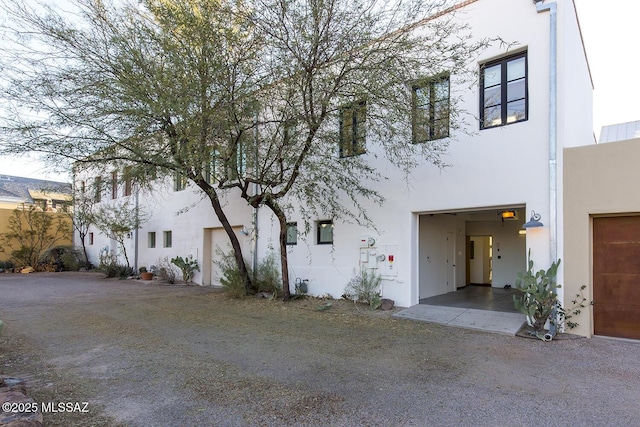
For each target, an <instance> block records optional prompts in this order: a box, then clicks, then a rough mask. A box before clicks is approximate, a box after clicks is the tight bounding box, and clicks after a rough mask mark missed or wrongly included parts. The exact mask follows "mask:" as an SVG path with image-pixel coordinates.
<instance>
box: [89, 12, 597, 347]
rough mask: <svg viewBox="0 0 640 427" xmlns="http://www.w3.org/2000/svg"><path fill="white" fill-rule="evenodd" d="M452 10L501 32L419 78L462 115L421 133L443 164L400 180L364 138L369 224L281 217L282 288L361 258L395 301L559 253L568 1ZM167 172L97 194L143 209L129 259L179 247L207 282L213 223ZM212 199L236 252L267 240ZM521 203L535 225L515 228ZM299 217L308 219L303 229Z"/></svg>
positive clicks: (264, 246) (313, 288)
mask: <svg viewBox="0 0 640 427" xmlns="http://www.w3.org/2000/svg"><path fill="white" fill-rule="evenodd" d="M454 9H455V10H456V15H455V16H456V18H455V19H462V20H465V22H466V23H468V24H469V25H470V27H471V29H472V33H473V35H474V37H477V38H483V37H495V36H499V37H501V38H502V39H503V40H506V41H509V42H512V43H513V44H512V45H510V46H509V48H508V49H507V48H506V47H505V45H501V44H499V43H496V44H494V45H493V46H492V47H490V48H487V49H486V50H485V51H483V52H482V53H481V54H480V57H479V59H478V60H477V61H475V62H474V63H473V64H470V66H471V67H474V68H475V69H476V70H477V72H478V84H477V85H476V87H474V88H471V89H470V88H469V87H456V86H455V85H456V83H455V79H453V78H452V79H450V80H449V79H445V80H438V81H436V83H432V84H438V85H440V87H439V88H429V89H430V90H432V91H434V92H435V91H436V89H442V88H444V89H445V90H444V93H446V94H447V95H446V96H445V97H444V98H442V99H438V101H442V102H444V103H445V105H446V103H447V102H448V98H447V96H448V94H449V93H451V92H454V91H455V92H462V93H463V96H462V105H461V106H462V107H463V109H464V110H465V111H467V112H468V113H469V115H470V116H471V117H473V118H474V120H473V121H472V123H471V124H470V127H469V128H468V129H464V132H463V131H457V130H453V129H450V128H449V126H448V122H445V125H444V127H443V126H442V123H439V124H438V125H439V126H440V127H437V126H435V123H434V126H432V128H436V131H434V132H432V133H430V134H429V135H426V136H425V138H427V139H429V138H449V139H450V141H449V148H448V152H447V154H446V158H445V160H446V162H447V163H448V164H449V165H450V167H448V168H445V169H439V168H437V167H434V166H432V165H425V166H424V167H420V168H418V169H417V170H415V171H414V173H413V174H412V176H411V179H410V180H409V181H406V180H405V179H404V176H403V175H402V173H401V172H400V171H397V170H395V169H394V168H392V167H390V166H389V164H388V163H386V160H384V156H375V154H376V144H375V143H374V142H371V143H370V142H369V141H367V150H366V153H365V154H362V155H364V156H368V161H370V162H372V163H373V164H375V166H376V167H378V168H379V169H380V170H384V171H385V175H386V176H387V177H388V178H389V179H387V180H384V181H382V182H380V184H379V187H378V191H379V192H380V193H381V194H382V195H383V196H384V197H385V200H386V201H385V203H384V205H383V206H377V205H372V206H371V207H370V208H369V215H371V217H372V218H374V222H375V224H376V227H375V229H373V228H372V229H368V228H364V227H360V226H357V225H353V224H349V223H345V222H342V221H341V220H340V218H330V217H318V218H302V217H301V216H300V215H299V214H294V215H293V216H291V217H290V221H291V224H290V230H289V231H290V233H289V243H290V245H289V246H288V248H289V265H290V277H291V278H292V280H291V282H292V283H291V288H292V289H293V287H294V282H295V281H296V280H301V281H302V280H304V281H305V282H306V283H307V286H308V291H309V293H311V294H315V295H324V294H330V295H332V296H334V297H340V295H342V293H343V292H344V287H345V285H346V284H347V282H348V281H349V279H350V278H351V277H352V276H353V274H354V271H356V270H358V269H361V268H369V269H375V270H376V271H377V272H378V273H379V274H380V275H381V276H382V277H383V282H382V283H383V284H382V295H383V297H384V298H390V299H393V300H394V301H395V302H396V304H397V305H399V306H404V307H408V306H411V305H415V304H418V303H419V301H420V300H421V299H422V298H426V297H430V296H434V295H440V294H444V293H448V292H456V291H457V289H459V288H462V287H465V286H467V285H469V284H474V283H477V284H484V285H491V286H493V287H497V288H503V287H504V286H505V285H513V284H514V282H515V279H516V274H517V272H519V271H522V270H524V269H525V268H526V258H527V253H528V252H529V251H530V252H531V256H532V259H533V260H534V262H535V263H536V266H537V267H539V268H547V267H548V266H549V265H550V264H551V262H552V261H553V260H556V259H558V258H563V251H564V250H565V241H564V234H563V227H564V221H565V216H564V209H565V207H564V202H563V200H564V194H563V191H564V190H563V188H564V187H563V152H564V151H563V150H564V149H565V148H570V147H578V146H583V145H591V144H594V143H595V140H594V137H593V131H592V82H591V76H590V72H589V66H588V62H587V58H586V55H585V50H584V46H583V43H582V37H581V34H580V27H579V23H578V18H577V14H576V9H575V4H574V1H573V0H556V1H548V0H547V1H531V0H466V1H462V2H459V3H458V4H457V5H456V6H454ZM432 82H433V81H432ZM424 89H425V88H420V87H418V88H414V89H413V90H418V91H419V90H424ZM416 114H418V113H416ZM430 120H436V121H437V120H438V117H437V116H435V117H431V119H430ZM338 155H339V150H338V147H336V156H338ZM116 181H117V180H116ZM177 184H178V185H174V183H166V185H164V186H162V187H159V189H158V191H155V192H154V193H153V194H139V195H137V196H135V195H133V194H132V193H131V190H130V189H129V190H128V191H127V188H126V185H120V186H119V187H118V186H117V185H116V186H115V187H116V188H117V189H116V191H115V192H114V193H112V194H109V195H103V197H107V198H114V199H117V198H120V197H132V198H133V197H137V199H136V200H137V203H139V204H140V205H141V206H146V207H147V210H148V211H150V213H151V214H152V215H151V217H150V219H149V221H147V222H146V223H144V224H142V226H141V228H140V229H139V230H138V231H137V233H136V234H135V235H132V236H131V239H130V247H131V249H130V252H131V253H135V262H136V264H137V266H141V265H145V266H149V265H151V264H154V263H155V262H156V260H157V259H158V258H159V257H163V256H169V257H172V256H176V255H180V256H185V255H189V254H191V255H193V256H194V257H195V258H197V259H198V261H199V263H200V266H201V271H200V272H199V273H196V275H195V278H194V279H195V282H196V283H199V284H202V285H215V284H218V283H219V273H218V272H217V269H216V267H215V261H216V257H217V253H218V251H217V248H218V247H220V248H225V247H226V245H227V237H226V234H225V232H224V230H223V229H222V227H221V225H220V223H219V221H218V220H217V218H216V217H215V215H214V214H213V212H212V210H211V206H210V205H209V204H208V202H207V201H206V199H204V198H202V197H201V196H200V195H199V194H198V193H197V191H196V190H195V189H192V188H189V187H187V188H184V186H182V185H181V183H177ZM186 208H189V209H186ZM225 209H226V210H227V212H228V215H229V218H231V219H232V222H233V226H234V227H235V230H236V231H237V235H238V236H239V237H240V241H241V242H242V243H243V244H244V249H245V253H246V254H248V255H249V254H250V256H251V257H253V258H255V259H260V258H262V257H264V256H266V255H267V254H268V253H269V252H270V251H271V250H272V248H273V247H277V243H276V242H277V233H278V222H277V221H276V220H274V218H273V217H272V215H271V214H270V213H269V211H267V210H266V209H259V210H258V211H257V212H254V210H253V209H252V208H249V207H248V206H247V205H246V204H245V202H244V201H243V200H242V199H240V198H234V197H232V195H230V196H229V198H228V201H227V203H226V204H225ZM179 212H180V214H178V213H179ZM533 214H535V215H536V218H538V219H539V222H540V223H542V226H539V227H532V228H527V229H526V230H525V229H523V228H522V226H523V224H524V223H525V222H528V221H529V220H530V219H531V217H532V215H533ZM296 215H297V216H296ZM538 216H539V217H538ZM305 219H306V220H307V221H310V222H311V224H313V226H312V229H311V231H310V232H309V233H307V234H306V235H305V234H304V233H303V227H302V224H303V223H304V221H305ZM256 236H257V237H256ZM88 243H89V246H88V247H89V251H90V254H91V256H92V257H95V258H96V259H97V254H98V252H99V250H100V249H101V248H102V247H104V246H109V247H113V246H114V245H113V243H112V242H109V241H108V239H106V237H104V236H102V235H100V233H99V232H98V231H97V230H91V235H90V237H89V242H88ZM94 261H95V260H94ZM563 279H564V269H563V267H562V266H561V269H560V272H559V277H558V281H559V282H560V283H564V280H563ZM589 328H590V326H589V325H588V324H587V326H586V329H585V330H584V331H583V332H581V333H583V334H585V335H589V333H590V332H589Z"/></svg>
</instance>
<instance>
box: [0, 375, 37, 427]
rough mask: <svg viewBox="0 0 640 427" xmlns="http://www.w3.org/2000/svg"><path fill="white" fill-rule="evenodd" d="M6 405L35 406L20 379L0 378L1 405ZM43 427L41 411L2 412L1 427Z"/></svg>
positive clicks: (0, 414) (0, 412)
mask: <svg viewBox="0 0 640 427" xmlns="http://www.w3.org/2000/svg"><path fill="white" fill-rule="evenodd" d="M4 403H22V404H25V403H26V404H34V403H35V402H34V400H33V399H32V398H30V397H29V396H27V395H26V386H25V383H24V381H22V380H21V379H19V378H11V377H0V404H4ZM42 425H43V424H42V413H41V412H40V411H30V412H4V411H0V426H3V427H41V426H42Z"/></svg>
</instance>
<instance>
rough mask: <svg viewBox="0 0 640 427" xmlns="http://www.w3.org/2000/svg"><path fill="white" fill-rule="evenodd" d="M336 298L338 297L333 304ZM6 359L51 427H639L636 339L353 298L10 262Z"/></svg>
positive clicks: (4, 292) (2, 308) (0, 298)
mask: <svg viewBox="0 0 640 427" xmlns="http://www.w3.org/2000/svg"><path fill="white" fill-rule="evenodd" d="M328 304H330V305H328ZM0 319H2V320H3V321H4V322H5V327H4V331H3V333H2V336H0V372H2V373H5V374H7V375H13V376H21V377H23V378H26V379H27V382H28V387H29V391H30V395H31V396H32V397H33V398H34V399H35V400H36V402H88V403H89V405H88V407H89V413H79V412H73V413H68V412H64V413H62V412H58V413H45V414H44V422H45V425H47V426H151V425H153V426H178V425H180V426H272V425H273V426H281V425H291V426H293V425H296V426H299V425H306V426H325V425H326V426H357V425H362V426H374V425H375V426H424V425H452V426H453V425H456V426H459V425H474V426H478V425H492V426H496V425H509V426H511V425H541V426H545V425H560V426H562V425H572V426H581V425H585V426H587V425H590V426H593V425H639V424H640V406H639V405H638V404H637V402H638V401H639V400H640V357H638V354H640V346H639V345H638V343H636V342H626V341H615V340H607V339H602V338H594V339H572V340H562V341H553V342H550V343H543V342H541V341H536V340H530V339H524V338H519V337H511V336H504V335H498V334H489V333H482V332H477V331H470V330H464V329H458V328H451V327H445V326H440V325H434V324H427V323H418V322H412V321H406V320H396V319H393V318H391V316H390V312H382V311H375V312H371V311H369V310H368V309H367V308H366V307H364V306H358V305H354V304H353V303H350V302H346V301H329V300H319V299H307V300H298V301H292V302H289V303H283V302H281V301H270V300H266V299H254V298H248V299H243V300H234V299H229V298H227V297H226V295H225V294H224V293H222V292H220V291H219V290H216V289H213V288H208V287H197V286H179V285H164V284H159V283H158V282H153V283H148V282H142V281H131V280H129V281H125V280H113V279H103V278H102V277H101V275H99V274H96V273H37V274H30V275H19V274H0Z"/></svg>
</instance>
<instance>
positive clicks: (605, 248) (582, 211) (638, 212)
mask: <svg viewBox="0 0 640 427" xmlns="http://www.w3.org/2000/svg"><path fill="white" fill-rule="evenodd" d="M638 159H640V138H635V139H629V140H624V141H617V142H608V143H604V144H597V145H589V146H585V147H575V148H566V149H565V150H564V206H565V207H564V242H565V247H564V258H563V260H562V262H563V264H564V283H563V287H564V305H565V307H570V306H571V300H572V299H573V297H574V296H575V295H576V294H577V293H579V292H580V287H581V286H582V285H586V289H585V291H584V295H585V297H586V298H587V300H588V301H593V306H591V307H587V308H586V309H584V310H583V314H581V315H580V316H579V317H577V318H576V319H575V320H577V321H578V322H579V323H580V325H579V327H578V329H576V330H574V331H575V332H577V333H578V334H581V335H586V336H591V335H604V336H610V337H619V338H632V339H640V187H638V183H640V168H639V167H638ZM574 331H571V332H574Z"/></svg>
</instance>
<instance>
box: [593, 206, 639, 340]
mask: <svg viewBox="0 0 640 427" xmlns="http://www.w3.org/2000/svg"><path fill="white" fill-rule="evenodd" d="M593 321H594V333H595V334H596V335H605V336H610V337H619V338H632V339H640V216H618V217H606V218H594V219H593Z"/></svg>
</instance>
